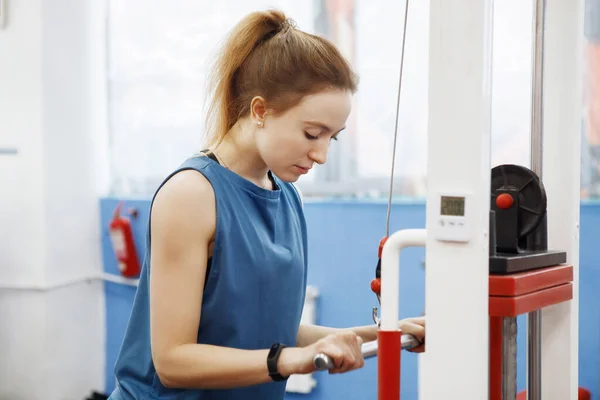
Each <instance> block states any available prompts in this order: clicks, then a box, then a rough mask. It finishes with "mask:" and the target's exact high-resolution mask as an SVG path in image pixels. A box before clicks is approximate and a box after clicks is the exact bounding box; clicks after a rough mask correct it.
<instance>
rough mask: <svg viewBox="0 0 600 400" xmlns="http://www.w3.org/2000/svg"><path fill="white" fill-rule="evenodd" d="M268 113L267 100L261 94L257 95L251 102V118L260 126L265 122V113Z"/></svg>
mask: <svg viewBox="0 0 600 400" xmlns="http://www.w3.org/2000/svg"><path fill="white" fill-rule="evenodd" d="M266 114H267V102H266V100H265V99H264V98H263V97H261V96H256V97H254V98H253V99H252V102H251V103H250V118H252V120H253V121H254V123H256V124H257V125H259V126H262V124H264V120H265V115H266Z"/></svg>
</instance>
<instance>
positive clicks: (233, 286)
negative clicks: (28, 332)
mask: <svg viewBox="0 0 600 400" xmlns="http://www.w3.org/2000/svg"><path fill="white" fill-rule="evenodd" d="M188 169H192V170H196V171H198V172H199V173H201V174H202V175H204V176H205V177H206V178H207V179H208V180H209V181H210V183H211V185H212V187H213V189H214V192H215V199H216V209H217V220H216V233H215V243H214V250H213V255H212V260H211V262H210V269H209V272H208V274H207V280H206V284H205V290H204V295H203V299H202V314H201V320H200V327H199V329H198V343H204V344H212V345H217V346H225V347H233V348H238V349H248V350H257V349H268V348H269V347H270V346H271V345H272V344H273V343H276V342H280V343H284V344H286V345H288V346H294V345H295V343H296V336H297V333H298V327H299V324H300V318H301V315H302V308H303V305H304V297H305V291H306V270H307V253H306V251H307V240H306V223H305V220H304V213H303V209H302V201H301V199H300V196H299V194H298V192H297V191H296V188H295V187H294V186H293V185H292V184H290V183H286V182H283V181H281V180H280V179H278V178H277V177H275V176H272V178H273V182H274V183H275V185H276V187H275V188H274V190H265V189H263V188H260V187H258V186H256V185H255V184H253V183H252V182H250V181H248V180H246V179H244V178H242V177H241V176H239V175H237V174H235V173H234V172H232V171H230V170H228V169H226V168H224V167H222V166H221V165H219V164H218V163H217V162H215V161H213V160H211V159H210V158H208V157H205V156H198V157H193V158H191V159H189V160H187V161H186V162H185V163H183V164H182V165H181V166H180V167H179V168H178V169H177V170H176V171H174V172H173V173H172V174H171V175H169V176H168V177H167V178H166V179H165V181H164V182H163V183H162V184H161V186H162V185H163V184H164V183H165V182H166V181H167V180H168V179H169V178H171V177H172V176H173V175H174V174H176V173H177V172H179V171H182V170H188ZM159 189H160V188H159ZM155 196H156V195H155ZM153 201H154V199H153ZM149 269H150V229H148V232H147V235H146V251H145V257H144V263H143V267H142V272H141V275H140V280H139V285H138V288H137V291H136V294H135V298H134V302H133V308H132V311H131V315H130V319H129V322H128V326H127V330H126V332H125V336H124V339H123V342H122V345H121V349H120V351H119V356H118V358H117V362H116V365H115V375H116V378H117V384H116V388H115V390H114V392H113V393H112V394H111V396H110V397H109V399H110V400H133V399H135V400H141V399H161V400H162V399H177V400H191V399H194V400H209V399H210V400H220V399H227V400H238V399H239V400H242V399H244V400H254V399H256V400H258V399H260V400H280V399H283V398H284V395H285V382H269V383H266V384H260V385H255V386H250V387H245V388H239V389H231V390H226V389H222V390H186V389H169V388H165V387H164V386H163V385H162V384H161V382H160V380H159V378H158V376H157V374H156V370H155V369H154V364H153V362H152V355H151V350H150V318H149V316H150V307H149V276H150V271H149ZM207 362H210V361H207ZM265 365H266V359H265Z"/></svg>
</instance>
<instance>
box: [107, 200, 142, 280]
mask: <svg viewBox="0 0 600 400" xmlns="http://www.w3.org/2000/svg"><path fill="white" fill-rule="evenodd" d="M122 206H123V202H121V203H119V205H117V208H115V211H114V214H113V218H112V221H111V222H110V226H109V234H110V240H111V242H112V245H113V249H114V251H115V255H116V257H117V265H118V267H119V270H120V271H121V275H123V276H124V277H127V278H131V277H136V276H138V275H139V274H140V262H139V260H138V255H137V251H136V248H135V242H134V240H133V230H132V229H131V222H130V220H129V218H126V217H123V216H121V207H122Z"/></svg>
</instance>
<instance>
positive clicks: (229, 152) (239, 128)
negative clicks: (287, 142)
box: [211, 124, 270, 188]
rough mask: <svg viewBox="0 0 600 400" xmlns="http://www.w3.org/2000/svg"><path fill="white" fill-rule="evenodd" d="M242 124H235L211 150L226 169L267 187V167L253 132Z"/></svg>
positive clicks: (268, 184)
mask: <svg viewBox="0 0 600 400" xmlns="http://www.w3.org/2000/svg"><path fill="white" fill-rule="evenodd" d="M250 129H251V128H249V127H247V126H244V124H235V125H234V126H233V127H232V128H231V129H230V130H229V132H228V133H227V135H225V138H224V139H223V141H222V142H221V143H219V144H218V145H217V146H215V147H212V148H211V151H212V152H213V153H214V154H215V155H216V156H217V158H218V159H219V162H220V163H221V164H222V165H223V166H224V167H225V168H227V169H229V170H231V171H233V172H235V173H236V174H238V175H240V176H242V177H243V178H245V179H248V180H249V181H251V182H253V183H255V184H256V185H258V186H260V187H265V188H269V186H270V183H269V180H268V178H267V173H268V168H267V165H266V164H265V162H264V161H263V159H262V158H261V156H260V154H259V153H258V150H257V148H256V142H255V140H254V132H252V131H251V130H250Z"/></svg>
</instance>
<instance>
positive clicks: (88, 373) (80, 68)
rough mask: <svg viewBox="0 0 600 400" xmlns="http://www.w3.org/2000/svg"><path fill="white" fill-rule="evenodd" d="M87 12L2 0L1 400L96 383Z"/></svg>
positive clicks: (97, 297)
mask: <svg viewBox="0 0 600 400" xmlns="http://www.w3.org/2000/svg"><path fill="white" fill-rule="evenodd" d="M89 8H90V3H89V2H86V1H80V0H52V1H48V0H28V1H21V2H17V1H10V2H8V10H7V13H8V21H7V24H6V26H5V28H4V29H2V30H0V54H2V59H1V61H0V121H1V123H0V149H1V148H5V147H9V148H16V149H17V150H18V152H17V154H15V155H1V152H0V188H1V189H0V190H1V193H2V195H1V196H0V321H1V322H0V354H1V356H0V399H11V400H18V399H27V400H37V399H77V400H80V399H83V398H85V396H86V395H87V394H89V393H90V391H91V390H93V389H100V390H101V389H102V388H103V385H104V375H103V374H104V372H103V371H104V304H103V288H102V284H101V283H100V282H99V281H97V280H96V278H95V277H97V276H99V275H100V271H101V259H100V249H99V245H100V238H99V229H98V227H99V222H98V200H97V199H98V195H97V191H96V189H95V188H96V177H97V174H96V172H95V168H94V160H95V154H94V148H93V146H94V144H95V141H94V140H93V136H92V132H96V131H95V130H93V129H92V121H94V119H93V117H92V114H91V111H92V110H91V104H92V98H93V96H94V95H95V93H94V90H95V87H94V85H92V84H91V79H90V76H91V74H92V73H94V71H95V70H94V69H93V68H92V62H91V61H92V60H94V62H95V61H96V59H95V58H94V57H95V56H94V57H93V56H92V51H93V50H94V48H93V47H91V46H90V43H91V41H90V40H91V35H90V32H91V30H90V18H91V15H92V10H90V9H89ZM94 118H96V117H94ZM90 278H91V281H90Z"/></svg>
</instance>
